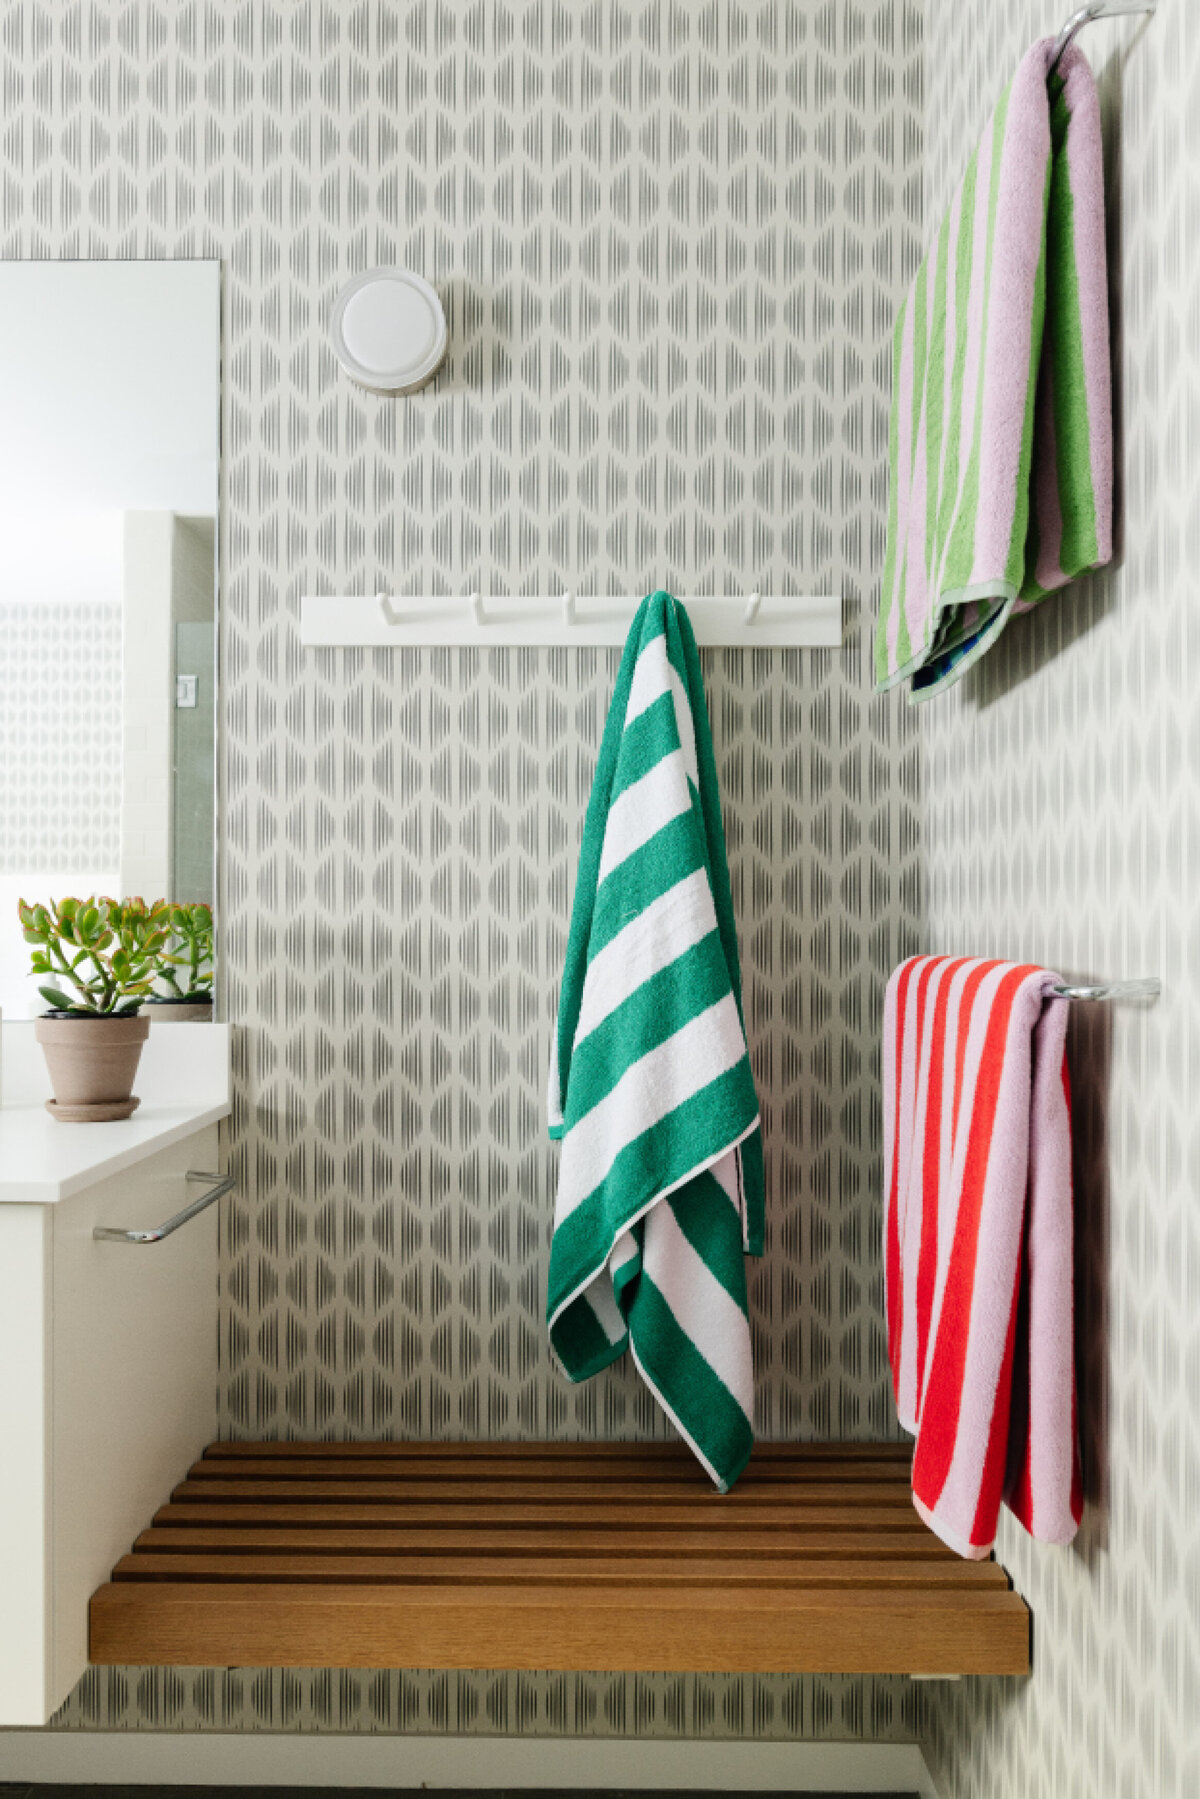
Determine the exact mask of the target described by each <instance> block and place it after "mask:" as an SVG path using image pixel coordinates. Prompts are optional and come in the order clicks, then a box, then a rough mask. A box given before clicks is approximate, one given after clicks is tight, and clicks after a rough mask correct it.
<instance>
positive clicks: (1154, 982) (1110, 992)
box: [1050, 975, 1162, 999]
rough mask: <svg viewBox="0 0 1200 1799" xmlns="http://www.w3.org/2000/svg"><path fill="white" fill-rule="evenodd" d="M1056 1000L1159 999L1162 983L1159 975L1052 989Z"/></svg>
mask: <svg viewBox="0 0 1200 1799" xmlns="http://www.w3.org/2000/svg"><path fill="white" fill-rule="evenodd" d="M1050 991H1051V993H1052V994H1053V996H1054V998H1055V999H1158V998H1159V997H1160V995H1161V993H1162V982H1161V981H1160V980H1159V979H1158V977H1157V975H1149V976H1148V977H1147V978H1146V979H1145V980H1141V981H1105V982H1104V984H1103V985H1102V986H1097V987H1067V986H1062V987H1052V988H1051V989H1050Z"/></svg>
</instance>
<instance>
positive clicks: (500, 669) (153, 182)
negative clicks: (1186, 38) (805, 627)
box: [0, 0, 923, 1737]
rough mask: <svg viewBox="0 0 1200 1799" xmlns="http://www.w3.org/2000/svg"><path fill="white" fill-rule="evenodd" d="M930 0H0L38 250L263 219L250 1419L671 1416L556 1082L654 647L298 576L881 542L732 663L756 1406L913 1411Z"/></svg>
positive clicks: (227, 795)
mask: <svg viewBox="0 0 1200 1799" xmlns="http://www.w3.org/2000/svg"><path fill="white" fill-rule="evenodd" d="M922 27H923V5H922V4H921V0H703V3H701V4H697V5H694V6H690V5H689V6H681V5H679V4H677V3H675V0H605V3H603V4H600V3H598V0H597V3H589V4H584V5H580V6H563V5H548V4H546V3H545V0H492V3H490V4H488V5H476V4H472V5H463V6H452V5H445V4H436V3H434V0H356V3H354V4H347V5H338V6H334V5H329V4H325V3H323V0H274V3H272V0H261V3H260V4H255V5H253V6H247V5H244V4H241V3H235V0H181V3H171V4H168V3H167V0H109V3H107V4H99V3H98V0H70V3H67V4H64V5H62V6H61V7H58V6H56V7H52V8H51V7H46V6H45V5H38V4H33V3H32V0H10V4H8V5H7V6H6V7H5V8H4V9H3V14H2V17H0V82H2V88H3V93H4V95H5V107H4V116H3V119H2V120H0V255H3V256H6V257H218V258H220V260H221V263H222V271H223V308H224V318H223V331H224V352H223V354H224V370H223V383H222V387H223V392H222V419H223V467H222V496H221V522H220V534H221V576H222V578H221V599H222V610H221V677H220V680H221V694H220V709H221V761H222V804H221V820H220V830H219V840H220V863H221V867H220V904H219V915H220V916H219V929H220V944H219V950H220V983H221V994H222V1003H223V1006H224V1010H225V1015H226V1016H227V1017H229V1018H230V1019H231V1020H232V1021H233V1023H234V1025H235V1026H236V1027H237V1030H236V1050H235V1057H236V1060H235V1098H234V1115H233V1119H232V1121H231V1127H230V1129H229V1131H228V1133H227V1140H226V1153H227V1155H228V1159H229V1166H230V1168H231V1169H232V1170H233V1171H234V1172H235V1173H236V1175H237V1177H238V1187H237V1192H236V1194H235V1195H234V1196H233V1198H232V1200H231V1202H230V1203H229V1204H228V1208H227V1210H225V1212H224V1213H223V1216H222V1226H221V1228H222V1259H221V1277H220V1278H221V1292H220V1306H219V1319H220V1333H221V1339H220V1340H221V1390H220V1410H221V1429H222V1431H223V1432H224V1433H225V1434H226V1435H231V1436H253V1435H268V1436H286V1435H289V1434H292V1435H311V1434H320V1435H327V1436H335V1437H336V1436H343V1435H344V1436H359V1437H370V1436H379V1435H396V1436H399V1435H412V1436H425V1437H437V1436H440V1437H474V1436H482V1437H514V1438H519V1437H533V1436H557V1437H564V1438H565V1437H578V1436H584V1437H589V1436H590V1437H607V1436H612V1437H646V1436H652V1435H655V1434H658V1433H661V1432H662V1431H663V1428H664V1426H663V1421H662V1419H661V1417H660V1415H659V1414H658V1412H657V1409H656V1408H655V1407H654V1406H653V1404H652V1403H650V1402H649V1400H648V1398H647V1395H646V1393H645V1391H644V1390H643V1388H642V1386H641V1383H640V1382H639V1381H638V1379H637V1377H636V1376H635V1375H634V1374H633V1373H632V1372H631V1371H630V1370H629V1369H628V1368H621V1369H617V1370H613V1371H611V1372H609V1373H608V1374H606V1375H605V1376H603V1377H601V1378H599V1379H597V1380H594V1381H592V1382H591V1383H589V1384H588V1385H587V1386H585V1387H583V1388H579V1389H573V1388H571V1387H570V1386H568V1385H567V1384H566V1383H565V1382H564V1381H563V1380H562V1379H561V1377H560V1376H559V1375H558V1374H557V1373H556V1372H555V1370H554V1369H553V1367H552V1365H551V1361H550V1357H549V1351H548V1344H547V1340H546V1333H545V1326H544V1321H543V1307H544V1283H545V1268H546V1259H547V1252H548V1246H549V1233H550V1223H551V1213H552V1195H553V1186H554V1168H555V1153H556V1152H554V1151H553V1150H552V1148H551V1146H550V1145H549V1144H548V1143H547V1142H546V1140H545V1135H544V1116H543V1092H544V1084H545V1074H546V1068H547V1062H548V1051H549V1044H550V1034H551V1025H552V1020H553V1014H554V1003H555V991H556V984H557V978H558V973H559V969H560V966H561V960H562V953H563V948H564V943H565V932H566V926H567V920H568V911H569V902H570V895H571V889H572V886H573V881H574V872H575V869H574V865H575V859H576V855H577V848H578V842H579V836H580V831H581V827H582V819H583V811H584V807H585V804H586V798H587V793H588V789H589V784H590V778H591V772H592V767H593V763H594V757H595V753H596V748H597V745H598V741H599V736H600V731H601V728H602V725H603V719H604V712H605V707H606V704H607V700H608V696H609V693H610V690H611V685H612V681H613V677H614V673H615V661H616V659H615V656H613V655H610V654H608V653H601V652H591V651H532V652H520V651H488V650H480V651H470V652H463V653H452V652H446V651H437V650H432V651H409V652H391V651H383V650H365V651H364V650H358V651H354V650H322V651H315V652H314V651H304V650H302V649H301V647H300V644H299V641H298V635H297V618H298V610H299V599H300V596H301V594H302V593H305V592H321V591H325V592H330V593H339V592H341V593H345V592H360V593H373V592H375V591H377V590H379V589H388V590H390V591H393V592H397V593H402V592H444V593H446V594H447V595H453V594H455V593H458V594H462V593H464V592H465V591H468V590H469V589H470V588H472V587H478V588H480V589H481V590H482V591H484V592H492V591H505V590H507V591H521V590H524V591H527V592H534V593H552V592H557V591H560V590H561V589H563V588H564V587H571V588H573V589H575V590H576V591H578V592H581V593H604V592H608V593H623V594H641V593H643V592H646V591H648V590H649V589H651V588H654V587H656V586H659V585H663V586H667V587H671V588H674V589H675V591H677V592H683V593H688V592H705V591H708V592H717V593H722V592H726V593H728V592H749V591H750V590H752V589H755V588H757V589H759V590H761V591H764V592H775V593H787V592H821V591H826V592H839V593H841V594H842V595H843V596H844V610H845V621H846V628H845V637H844V646H843V648H842V649H841V650H840V651H817V652H811V651H805V652H787V653H771V652H757V653H755V654H753V655H747V654H733V653H727V652H718V653H712V654H706V656H705V659H704V662H705V676H706V680H707V682H708V689H709V705H710V710H711V713H712V720H713V731H714V738H715V742H716V748H717V755H718V761H719V768H720V774H721V779H722V783H723V798H724V805H725V813H726V829H727V833H728V838H729V850H730V862H731V869H732V876H733V887H734V900H735V906H736V909H737V915H738V926H739V933H740V939H741V946H742V956H743V965H744V974H745V985H746V1001H747V1023H748V1030H749V1036H750V1040H751V1048H752V1054H753V1058H754V1066H755V1072H756V1076H757V1079H758V1084H759V1092H760V1096H761V1099H762V1104H763V1112H764V1124H765V1137H766V1142H767V1146H768V1180H769V1199H768V1220H769V1225H768V1253H767V1255H766V1257H765V1258H764V1259H763V1261H762V1262H761V1263H758V1264H755V1265H752V1267H751V1310H752V1315H753V1321H754V1334H755V1346H756V1356H757V1365H758V1411H759V1425H760V1428H761V1429H762V1430H763V1431H764V1432H765V1433H766V1434H768V1435H777V1436H784V1437H817V1438H820V1437H876V1436H879V1435H882V1434H887V1433H889V1432H891V1431H894V1428H895V1427H894V1423H893V1422H892V1411H891V1404H890V1399H889V1388H888V1380H887V1371H886V1355H885V1343H884V1337H883V1330H882V1291H881V1280H880V1273H879V1255H878V1217H879V1171H880V1148H879V1120H878V1037H879V1016H880V1008H881V999H882V990H883V985H884V981H885V979H886V976H887V974H888V972H889V970H890V968H891V967H892V965H893V964H894V963H895V962H896V961H897V960H898V959H899V958H900V957H901V956H903V955H905V954H907V953H909V952H910V951H912V950H913V949H915V948H916V947H917V946H918V943H919V939H920V934H921V913H922V888H921V881H922V875H921V863H920V842H919V831H918V823H919V818H918V808H919V803H920V794H919V779H920V763H919V753H918V744H917V737H916V730H915V724H914V720H913V717H912V715H911V714H910V712H909V711H908V710H907V709H906V708H905V707H904V705H903V704H902V702H900V701H899V700H898V699H897V698H896V697H895V696H892V697H889V698H886V699H876V698H875V697H873V696H872V693H871V679H870V656H869V636H870V622H871V616H872V612H873V587H874V583H875V581H876V579H877V574H878V570H879V569H880V567H881V565H882V560H883V524H884V504H885V497H886V496H885V464H886V447H887V404H888V399H887V394H888V383H889V377H890V329H891V321H892V317H893V314H894V309H895V305H896V302H897V299H898V297H899V295H900V294H901V292H902V291H903V289H904V287H905V285H906V283H907V280H908V279H909V277H910V275H911V272H912V268H913V266H914V260H915V257H916V255H917V253H918V250H919V246H920V240H921V230H920V220H921V153H922V121H923V95H922V54H923V52H922ZM391 262H398V263H404V264H409V265H411V266H413V267H414V268H416V269H418V270H419V271H420V272H421V273H422V274H424V275H425V276H426V277H427V278H428V279H430V280H431V281H433V282H434V283H435V285H436V286H437V288H438V290H439V292H440V294H441V295H442V297H443V300H444V302H445V305H446V310H447V315H448V321H449V327H450V353H449V356H448V359H447V361H446V364H445V366H444V368H443V369H442V371H441V373H440V374H439V376H438V378H437V380H436V381H435V383H434V384H433V385H432V386H431V387H430V388H428V389H426V390H425V391H423V392H422V393H420V394H417V395H415V396H412V397H409V398H405V399H387V398H380V397H378V396H375V395H371V394H367V393H365V392H363V391H362V390H360V389H358V388H355V387H354V386H352V385H351V383H350V382H349V381H348V380H347V378H346V377H345V376H344V375H343V374H342V373H341V372H340V370H339V368H338V366H337V365H336V363H335V361H334V359H333V356H332V353H331V352H330V350H329V348H328V346H327V338H326V323H327V318H328V313H329V309H330V306H331V303H332V301H333V298H334V296H335V294H336V293H337V291H338V289H339V287H340V286H341V284H342V283H343V282H344V281H345V280H346V279H347V278H348V277H349V276H351V275H352V274H354V273H355V272H357V271H358V270H361V269H363V268H366V267H370V266H372V265H374V264H378V263H391ZM914 1703H915V1702H914V1699H913V1695H912V1690H911V1688H910V1687H909V1686H908V1685H907V1684H906V1683H903V1682H892V1681H883V1682H862V1681H842V1680H836V1679H819V1678H818V1679H814V1678H806V1679H804V1680H788V1679H784V1678H782V1677H781V1678H780V1679H778V1680H774V1681H765V1682H763V1681H753V1682H749V1681H744V1680H737V1681H729V1682H726V1681H720V1680H712V1679H707V1678H706V1679H698V1680H694V1681H691V1680H689V1681H685V1682H671V1681H667V1680H664V1681H660V1682H654V1681H632V1682H630V1681H624V1680H622V1681H619V1682H614V1681H613V1680H612V1678H611V1677H609V1676H600V1675H596V1676H590V1675H581V1676H571V1677H568V1678H565V1679H564V1677H561V1676H552V1675H546V1676H538V1677H536V1678H535V1677H524V1676H513V1677H507V1676H506V1677H503V1678H502V1679H498V1678H497V1677H496V1676H495V1675H488V1674H480V1675H477V1676H462V1677H458V1676H453V1677H444V1676H434V1675H426V1676H420V1675H417V1676H402V1677H401V1676H393V1677H390V1678H389V1677H380V1676H373V1675H369V1674H361V1675H358V1674H350V1675H345V1676H343V1675H338V1676H333V1677H331V1676H329V1675H327V1674H321V1673H315V1674H313V1675H311V1676H308V1675H304V1674H295V1675H293V1674H287V1675H281V1674H279V1672H278V1671H275V1672H274V1673H272V1672H270V1671H264V1672H262V1673H261V1674H255V1673H254V1672H253V1671H247V1672H244V1673H242V1674H239V1675H238V1676H236V1677H232V1676H231V1677H229V1679H224V1678H223V1677H219V1676H216V1677H215V1676H213V1675H211V1674H195V1675H191V1674H188V1673H186V1672H184V1673H175V1672H173V1673H169V1674H168V1673H164V1672H163V1671H159V1670H151V1671H130V1672H124V1671H115V1672H111V1673H109V1672H104V1671H93V1673H92V1674H90V1675H89V1676H88V1678H87V1680H86V1681H85V1682H84V1683H83V1686H82V1687H81V1688H80V1689H79V1692H78V1693H77V1694H76V1695H75V1697H74V1698H73V1699H72V1700H71V1701H70V1702H69V1704H68V1706H67V1708H66V1710H65V1712H64V1714H63V1716H62V1722H63V1723H64V1724H68V1725H71V1726H73V1727H79V1728H94V1727H106V1726H115V1727H120V1728H159V1727H162V1725H163V1723H164V1722H169V1723H171V1724H177V1725H178V1726H179V1727H181V1728H203V1727H206V1726H210V1725H213V1724H214V1721H216V1720H219V1727H221V1728H225V1729H231V1728H243V1727H244V1728H247V1729H253V1728H280V1727H286V1728H313V1729H316V1728H328V1727H337V1728H354V1729H402V1728H417V1727H419V1728H422V1729H424V1728H431V1729H432V1728H442V1729H467V1728H475V1729H499V1728H503V1729H506V1730H507V1729H520V1728H529V1729H540V1730H572V1729H577V1728H578V1729H583V1728H587V1729H612V1730H617V1731H627V1730H628V1731H644V1732H646V1733H648V1734H655V1733H666V1734H670V1733H671V1732H672V1731H679V1730H685V1729H686V1730H687V1731H689V1732H690V1731H691V1730H693V1729H695V1730H701V1731H702V1732H709V1731H711V1732H715V1733H718V1734H727V1735H740V1734H771V1733H773V1732H779V1733H782V1734H800V1735H814V1734H815V1735H820V1734H826V1735H843V1736H865V1737H872V1736H887V1735H889V1734H890V1735H894V1734H896V1733H897V1732H899V1733H900V1734H906V1735H911V1734H912V1730H913V1728H914V1716H915V1713H914V1710H913V1707H914ZM497 1708H499V1709H497ZM330 1719H335V1720H339V1722H337V1723H336V1725H335V1726H331V1725H330V1723H329V1720H330ZM414 1719H415V1720H418V1723H417V1724H413V1722H412V1720H414Z"/></svg>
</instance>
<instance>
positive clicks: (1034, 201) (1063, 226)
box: [875, 38, 1113, 700]
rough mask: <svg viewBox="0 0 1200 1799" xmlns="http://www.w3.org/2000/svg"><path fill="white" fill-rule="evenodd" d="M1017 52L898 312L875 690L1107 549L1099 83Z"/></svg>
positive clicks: (965, 646) (920, 680) (937, 670)
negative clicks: (1010, 74) (1013, 67)
mask: <svg viewBox="0 0 1200 1799" xmlns="http://www.w3.org/2000/svg"><path fill="white" fill-rule="evenodd" d="M1052 54H1053V40H1052V39H1050V38H1047V39H1045V40H1043V41H1042V42H1041V43H1038V44H1035V45H1034V47H1033V48H1032V49H1031V50H1030V51H1029V53H1028V54H1027V55H1026V56H1025V58H1024V60H1023V61H1022V62H1021V64H1020V66H1019V68H1018V69H1017V72H1016V74H1015V76H1014V77H1013V80H1012V82H1011V84H1010V85H1009V87H1008V89H1007V91H1006V92H1005V93H1004V94H1003V96H1002V97H1001V99H1000V103H999V105H998V106H997V108H996V111H995V113H994V114H993V116H992V119H991V121H990V123H989V124H988V126H987V129H986V130H985V131H984V134H983V137H982V138H981V139H980V142H979V145H978V147H977V148H976V150H975V153H974V155H973V156H972V157H971V160H970V162H969V163H968V165H967V169H966V173H965V174H964V176H963V178H962V181H961V183H960V184H959V187H958V191H957V192H956V194H955V196H954V201H953V204H952V205H951V207H950V211H949V212H948V214H947V215H946V217H945V218H944V219H943V221H942V224H941V228H940V230H939V231H938V234H937V239H936V241H935V243H934V245H933V247H932V249H931V250H930V252H929V254H928V256H927V257H926V259H925V261H924V263H923V264H922V266H921V268H920V269H919V271H918V273H917V277H916V280H915V281H914V283H913V285H912V288H911V290H910V291H909V294H908V296H907V298H906V299H905V301H904V304H903V306H902V307H901V309H900V315H899V317H898V318H897V320H896V330H895V340H894V348H893V381H892V414H891V444H890V489H891V491H890V497H889V503H888V534H887V558H886V562H885V565H884V571H883V583H882V588H881V593H880V603H879V621H878V626H877V629H876V636H875V674H876V681H877V684H878V686H879V688H880V689H883V688H887V687H892V686H894V685H895V684H896V683H897V682H898V681H902V680H906V679H911V681H912V695H911V697H912V698H913V699H914V700H922V699H927V698H928V697H929V696H930V695H931V694H933V693H936V692H937V691H938V690H939V689H940V688H944V687H947V686H949V685H950V683H951V682H953V681H956V680H957V679H958V678H959V676H960V675H962V674H963V673H964V672H965V670H966V669H967V668H969V667H970V665H971V663H972V662H974V661H975V660H977V658H978V657H979V656H981V655H982V654H983V652H984V651H985V650H986V649H987V648H988V647H989V646H990V645H991V644H992V643H994V642H995V640H996V638H997V637H998V636H999V634H1000V632H1001V631H1002V630H1003V629H1004V626H1005V624H1006V623H1007V621H1008V618H1009V616H1010V615H1011V614H1012V613H1013V612H1014V611H1023V610H1025V609H1026V608H1028V607H1030V606H1033V605H1036V603H1037V602H1038V601H1039V600H1041V599H1043V598H1044V597H1045V596H1046V594H1048V593H1052V592H1053V591H1054V589H1055V588H1058V587H1062V586H1064V585H1065V584H1066V583H1067V582H1068V581H1071V580H1073V579H1074V577H1075V576H1076V575H1079V574H1081V573H1082V572H1083V571H1084V570H1085V569H1089V568H1096V567H1098V566H1100V565H1101V564H1102V563H1105V562H1107V561H1108V560H1109V558H1110V557H1111V555H1112V462H1113V446H1112V396H1111V378H1110V373H1109V344H1108V293H1107V275H1106V258H1105V246H1104V172H1103V166H1102V155H1101V141H1100V109H1099V104H1098V101H1097V97H1096V84H1095V81H1094V80H1093V77H1092V72H1091V69H1090V68H1089V67H1088V64H1087V60H1086V58H1085V57H1084V55H1083V52H1082V51H1081V50H1079V49H1078V48H1076V47H1074V46H1072V48H1071V49H1069V50H1068V51H1067V53H1066V55H1065V56H1064V57H1063V59H1062V61H1061V62H1060V64H1059V66H1058V69H1057V71H1056V72H1055V74H1054V75H1052V76H1048V74H1047V71H1048V69H1049V66H1050V62H1051V59H1052Z"/></svg>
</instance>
